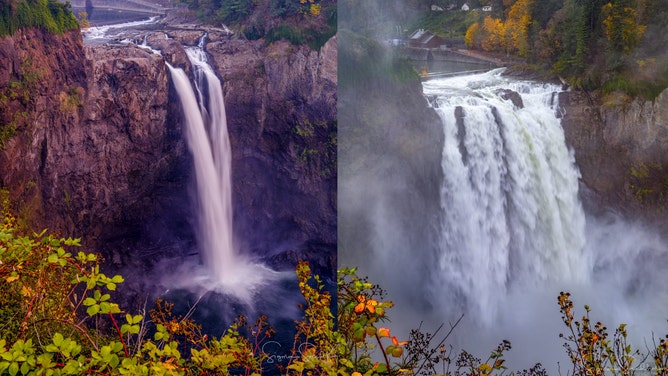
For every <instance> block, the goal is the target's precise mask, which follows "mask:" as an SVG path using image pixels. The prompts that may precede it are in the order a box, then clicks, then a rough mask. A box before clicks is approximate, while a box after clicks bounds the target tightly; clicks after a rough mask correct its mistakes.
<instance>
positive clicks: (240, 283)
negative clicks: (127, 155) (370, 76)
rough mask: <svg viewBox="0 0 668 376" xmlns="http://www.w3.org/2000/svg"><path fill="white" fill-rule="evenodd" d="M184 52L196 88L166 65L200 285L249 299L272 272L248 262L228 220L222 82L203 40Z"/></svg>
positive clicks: (228, 178)
mask: <svg viewBox="0 0 668 376" xmlns="http://www.w3.org/2000/svg"><path fill="white" fill-rule="evenodd" d="M202 40H203V39H202ZM186 54H187V55H188V58H189V60H190V63H191V65H192V67H193V73H194V76H195V80H194V82H195V86H194V89H193V86H192V85H191V84H190V80H189V79H188V76H187V75H186V74H185V72H184V71H183V70H182V69H178V68H173V67H172V66H170V65H168V67H169V70H170V72H171V75H172V80H173V82H174V86H175V88H176V91H177V93H178V96H179V98H180V100H181V106H182V108H183V113H184V116H185V129H186V138H187V141H188V146H189V149H190V152H191V153H192V156H193V161H194V167H195V178H196V186H197V207H198V228H197V235H198V243H199V247H200V250H201V252H200V253H201V254H203V259H204V263H205V265H206V267H207V271H208V274H209V275H208V278H205V280H204V281H200V282H201V283H200V284H206V285H208V286H207V287H208V288H214V289H216V288H220V289H222V290H224V292H226V293H232V294H234V295H236V296H238V297H240V298H242V299H244V300H245V301H246V302H249V301H250V298H251V297H252V295H253V293H254V292H256V291H254V290H256V289H257V288H258V287H259V286H261V285H262V284H263V283H264V282H266V279H267V278H268V276H269V274H271V271H270V270H269V269H267V268H265V267H264V266H262V265H259V264H255V263H252V262H251V261H248V260H247V259H246V258H245V257H244V256H243V255H242V254H241V253H240V252H239V250H238V249H237V245H236V243H235V241H234V237H233V234H234V231H233V223H232V218H233V213H232V173H231V169H232V154H231V147H230V139H229V136H228V131H227V120H226V117H225V104H224V101H223V92H222V88H221V83H220V80H219V79H218V77H217V76H216V74H215V73H214V71H213V69H212V68H211V66H210V65H209V64H208V63H207V55H206V52H205V51H204V48H203V42H200V45H199V46H197V47H187V48H186ZM206 98H208V101H207V100H206Z"/></svg>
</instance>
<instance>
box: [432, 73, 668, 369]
mask: <svg viewBox="0 0 668 376" xmlns="http://www.w3.org/2000/svg"><path fill="white" fill-rule="evenodd" d="M423 86H424V93H425V95H426V97H427V98H428V100H429V103H430V105H431V106H432V107H433V108H434V109H435V110H436V112H437V113H438V114H439V116H440V117H441V120H442V125H443V131H444V136H445V137H444V146H443V153H442V169H443V175H444V180H443V182H442V186H441V190H440V192H441V195H440V198H441V211H442V218H441V219H440V221H439V223H438V228H439V231H440V244H439V245H438V247H436V248H437V249H438V253H437V254H436V255H435V258H434V260H435V261H434V262H432V263H431V264H430V265H431V266H429V270H428V272H427V273H425V274H427V275H429V279H428V280H429V284H430V286H428V287H427V290H428V291H429V293H430V294H429V299H430V303H432V306H431V309H432V312H431V315H432V319H433V320H437V321H436V322H439V323H441V322H443V321H445V320H448V317H453V316H455V315H460V314H462V313H464V314H465V316H466V319H465V321H466V322H465V323H464V324H462V326H463V328H458V333H455V337H456V339H455V338H453V341H455V342H456V343H457V345H458V346H460V348H463V349H467V350H468V351H473V352H476V353H480V354H484V353H485V352H488V351H489V350H490V349H491V348H493V347H494V346H495V345H496V344H497V343H498V341H500V340H501V339H504V338H506V339H509V340H511V341H512V343H513V350H512V351H511V352H510V354H509V356H508V359H509V362H508V363H507V364H508V365H509V366H510V367H511V369H521V368H527V367H530V366H532V365H533V364H534V363H535V362H542V363H543V365H545V366H546V367H547V369H548V370H550V374H552V373H556V372H554V371H555V367H556V366H557V362H563V364H567V365H568V364H569V360H568V359H567V358H566V356H565V354H564V351H563V348H562V344H563V340H562V339H559V338H558V333H564V332H565V331H566V328H565V327H564V326H563V324H562V323H561V321H560V318H559V312H558V307H557V304H556V297H557V295H558V293H559V291H562V290H563V291H570V292H571V293H573V296H574V298H575V299H576V302H575V304H576V310H577V311H578V312H579V314H583V313H584V310H583V309H582V306H583V305H584V304H589V305H590V306H591V307H592V312H591V316H592V317H595V318H596V320H600V321H601V322H603V323H605V324H607V325H609V326H608V327H609V328H614V327H616V326H617V325H619V324H620V323H626V324H628V328H629V330H630V333H631V334H630V342H632V343H633V344H634V348H638V349H641V350H643V349H644V347H643V343H649V342H651V340H652V339H651V338H650V336H651V335H652V333H655V334H658V335H661V334H662V333H665V316H664V312H665V302H667V301H668V289H667V288H666V286H668V277H667V276H666V275H667V273H666V271H668V244H667V243H666V240H665V235H663V236H662V235H661V234H657V233H655V232H653V231H651V230H649V229H647V228H645V227H644V226H643V225H642V224H640V223H635V222H631V221H628V220H625V219H622V218H621V217H619V216H617V215H614V214H609V215H607V216H604V217H597V216H594V215H592V214H587V213H585V211H584V209H583V207H582V203H581V201H580V198H579V193H578V189H579V182H578V180H579V171H578V168H577V166H576V164H575V159H574V155H573V153H572V152H570V151H569V150H568V148H567V146H566V143H565V137H564V132H563V130H562V128H561V123H560V119H559V108H558V103H557V99H558V96H557V95H556V94H557V93H558V91H559V90H560V88H559V87H558V86H555V85H551V84H544V83H536V82H525V81H517V80H512V79H506V78H503V77H501V76H500V74H499V72H496V71H492V72H488V73H486V74H480V75H469V76H463V77H454V78H448V79H440V80H432V81H427V82H425V83H424V85H423ZM513 97H514V102H515V103H514V102H513V100H512V99H513ZM520 99H521V103H520ZM610 331H611V332H613V331H614V329H611V330H610Z"/></svg>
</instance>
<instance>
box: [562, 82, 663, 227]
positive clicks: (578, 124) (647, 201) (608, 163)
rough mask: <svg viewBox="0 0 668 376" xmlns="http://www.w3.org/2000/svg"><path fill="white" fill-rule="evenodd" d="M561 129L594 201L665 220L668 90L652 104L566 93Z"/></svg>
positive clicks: (615, 96) (620, 96)
mask: <svg viewBox="0 0 668 376" xmlns="http://www.w3.org/2000/svg"><path fill="white" fill-rule="evenodd" d="M559 100H560V105H561V106H562V108H563V110H564V115H563V120H562V124H563V127H564V130H565V132H566V138H567V142H568V143H569V145H571V146H572V147H573V148H574V150H575V158H576V160H577V163H578V166H579V167H580V171H581V173H582V181H583V183H584V184H585V185H586V186H587V187H588V188H590V189H591V193H592V199H594V200H596V201H598V203H599V204H602V205H603V206H606V207H612V208H615V209H616V210H619V211H622V212H624V213H626V214H628V215H633V216H636V215H642V216H644V217H648V218H649V219H653V220H655V221H656V222H661V221H663V222H664V223H665V222H666V221H665V220H666V219H668V90H665V91H664V92H663V93H661V95H659V97H657V98H656V99H655V100H654V101H645V100H642V99H634V100H631V99H630V98H628V97H626V96H624V95H622V94H619V93H616V94H610V95H607V96H605V97H603V96H601V95H600V94H598V93H592V94H588V93H584V92H565V93H562V94H561V96H560V99H559Z"/></svg>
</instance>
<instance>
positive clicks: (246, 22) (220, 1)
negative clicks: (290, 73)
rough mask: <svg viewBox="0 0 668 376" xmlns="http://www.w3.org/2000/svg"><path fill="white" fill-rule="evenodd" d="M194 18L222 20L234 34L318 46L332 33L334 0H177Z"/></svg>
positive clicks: (314, 47)
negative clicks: (191, 12) (186, 7)
mask: <svg viewBox="0 0 668 376" xmlns="http://www.w3.org/2000/svg"><path fill="white" fill-rule="evenodd" d="M179 2H181V3H182V4H185V5H187V6H188V8H189V9H191V10H193V11H194V12H195V13H196V14H197V16H198V18H199V19H200V20H202V21H204V22H208V23H212V24H225V25H227V26H228V27H230V28H232V29H234V30H235V31H236V32H237V35H238V36H241V37H243V38H246V39H251V40H257V39H260V38H264V39H265V40H266V41H267V42H269V43H271V42H274V41H277V40H281V39H284V40H288V41H290V42H291V43H292V44H294V45H302V44H307V45H309V46H311V48H313V49H318V48H320V46H322V45H323V44H324V43H325V42H326V41H327V40H328V39H329V38H331V37H332V36H333V35H334V34H335V33H336V26H337V12H336V1H335V0H179Z"/></svg>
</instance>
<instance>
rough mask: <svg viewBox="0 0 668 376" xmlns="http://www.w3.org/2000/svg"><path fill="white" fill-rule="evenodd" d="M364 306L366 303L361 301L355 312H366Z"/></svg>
mask: <svg viewBox="0 0 668 376" xmlns="http://www.w3.org/2000/svg"><path fill="white" fill-rule="evenodd" d="M364 307H365V305H364V303H360V304H358V305H356V306H355V309H354V311H355V313H357V314H360V313H362V312H364Z"/></svg>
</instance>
